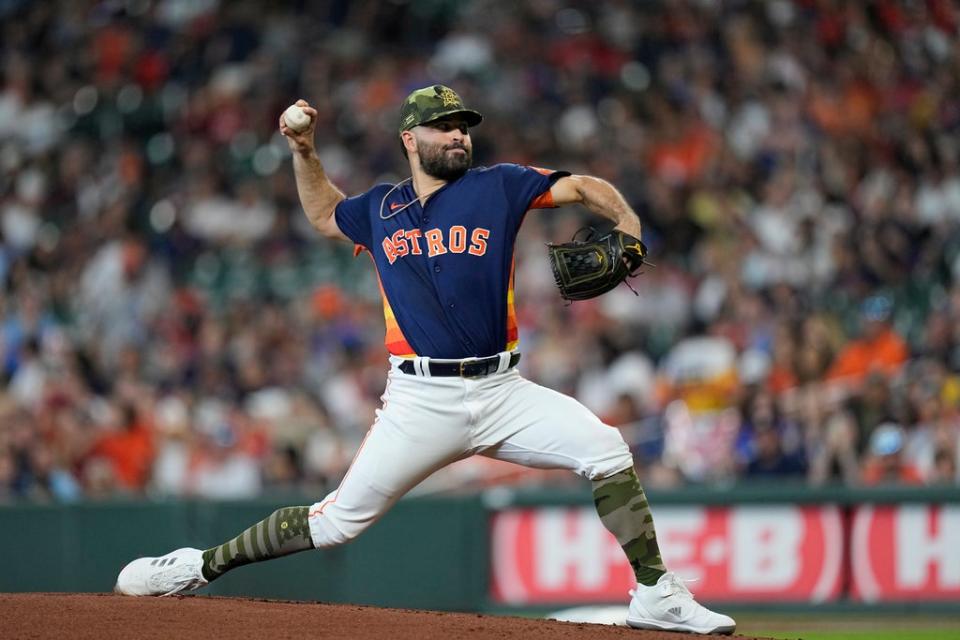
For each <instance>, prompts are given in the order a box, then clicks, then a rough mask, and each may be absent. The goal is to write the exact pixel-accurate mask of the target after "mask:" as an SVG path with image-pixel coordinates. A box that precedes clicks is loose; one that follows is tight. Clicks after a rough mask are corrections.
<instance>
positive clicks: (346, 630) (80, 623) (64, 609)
mask: <svg viewBox="0 0 960 640" xmlns="http://www.w3.org/2000/svg"><path fill="white" fill-rule="evenodd" d="M734 637H736V638H743V637H744V636H734ZM0 638H11V639H12V638H17V639H20V638H24V639H31V640H33V639H46V638H51V639H53V638H57V639H62V638H90V639H91V640H93V639H96V640H111V639H112V638H138V639H141V640H150V639H152V638H156V639H158V640H159V639H163V640H168V639H172V638H191V639H196V640H200V639H202V638H213V639H221V638H222V639H224V640H226V639H230V640H237V639H239V638H268V639H269V640H284V639H288V638H289V639H290V640H304V639H305V638H311V639H312V638H337V639H350V638H375V639H376V640H387V639H389V640H431V639H433V638H438V639H439V638H442V639H443V640H447V639H450V638H469V639H470V640H487V639H489V640H505V639H516V640H540V639H543V640H547V639H550V640H557V639H560V640H562V639H564V638H577V639H578V640H588V639H590V640H592V639H593V638H597V639H600V640H606V639H607V638H611V639H612V638H630V639H631V640H683V639H685V638H703V636H697V635H688V634H680V633H663V632H654V631H638V630H635V629H628V628H625V627H613V626H607V625H597V624H579V623H572V622H555V621H550V620H533V619H528V618H512V617H501V616H489V615H480V614H469V613H443V612H438V611H410V610H406V609H380V608H377V607H362V606H355V605H341V604H338V605H333V604H320V603H313V602H289V601H280V600H252V599H242V598H224V597H211V596H179V597H172V598H129V597H124V596H116V595H113V594H89V593H87V594H61V593H22V594H0Z"/></svg>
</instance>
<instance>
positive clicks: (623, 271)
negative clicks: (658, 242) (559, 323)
mask: <svg viewBox="0 0 960 640" xmlns="http://www.w3.org/2000/svg"><path fill="white" fill-rule="evenodd" d="M580 231H583V229H581V230H580ZM580 231H578V232H577V233H576V234H574V236H573V240H572V241H571V242H565V243H563V244H547V248H548V251H549V255H550V266H551V268H552V269H553V277H554V279H555V280H556V281H557V287H559V289H560V295H561V296H563V297H564V298H565V299H566V300H587V299H589V298H595V297H596V296H599V295H600V294H603V293H606V292H607V291H610V290H611V289H613V288H614V287H616V286H617V285H618V284H620V283H621V282H623V281H624V280H626V279H627V276H634V275H636V271H637V269H639V268H640V267H642V266H643V265H644V258H645V257H646V255H647V247H646V245H644V244H643V242H641V241H640V240H638V239H637V238H634V237H633V236H631V235H630V234H627V233H623V232H622V231H618V230H616V229H615V230H613V231H611V232H610V233H608V234H607V235H605V236H602V237H600V236H599V234H598V233H597V231H596V230H595V229H590V230H589V234H588V235H587V237H586V238H585V239H584V240H582V241H581V240H577V234H579V233H580ZM628 286H629V285H628ZM631 288H632V287H631ZM634 293H636V292H634Z"/></svg>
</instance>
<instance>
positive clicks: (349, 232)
mask: <svg viewBox="0 0 960 640" xmlns="http://www.w3.org/2000/svg"><path fill="white" fill-rule="evenodd" d="M371 198H372V191H367V192H366V193H362V194H360V195H358V196H353V197H351V198H347V199H346V200H342V201H341V202H340V204H338V205H337V208H336V209H335V210H334V213H333V215H334V220H335V222H336V223H337V226H338V227H339V228H340V231H342V232H343V235H345V236H347V237H348V238H350V239H351V240H353V242H354V244H357V245H360V246H363V247H366V248H367V249H369V248H370V246H371V245H372V244H373V231H372V230H371V228H370V202H371Z"/></svg>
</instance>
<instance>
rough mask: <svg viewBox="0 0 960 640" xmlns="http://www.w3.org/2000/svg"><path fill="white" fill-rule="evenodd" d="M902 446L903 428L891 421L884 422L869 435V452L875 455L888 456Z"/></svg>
mask: <svg viewBox="0 0 960 640" xmlns="http://www.w3.org/2000/svg"><path fill="white" fill-rule="evenodd" d="M902 447H903V429H901V428H900V425H898V424H895V423H892V422H884V423H883V424H881V425H880V426H878V427H877V428H876V429H875V430H874V432H873V434H871V436H870V452H871V453H872V454H873V455H875V456H889V455H892V454H894V453H896V452H898V451H900V449H901V448H902Z"/></svg>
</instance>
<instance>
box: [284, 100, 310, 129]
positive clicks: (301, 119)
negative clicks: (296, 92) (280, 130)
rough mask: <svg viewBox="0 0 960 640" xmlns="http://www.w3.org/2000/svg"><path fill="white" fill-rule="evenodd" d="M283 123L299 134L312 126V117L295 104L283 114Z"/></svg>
mask: <svg viewBox="0 0 960 640" xmlns="http://www.w3.org/2000/svg"><path fill="white" fill-rule="evenodd" d="M283 121H284V122H286V123H287V126H288V127H290V128H291V129H293V130H294V131H296V132H297V133H300V132H301V131H305V130H306V129H307V127H309V126H310V116H308V115H307V112H306V111H304V110H303V109H301V108H300V107H298V106H297V105H295V104H292V105H290V106H289V107H287V110H286V111H284V112H283Z"/></svg>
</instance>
